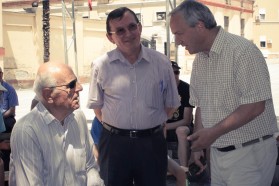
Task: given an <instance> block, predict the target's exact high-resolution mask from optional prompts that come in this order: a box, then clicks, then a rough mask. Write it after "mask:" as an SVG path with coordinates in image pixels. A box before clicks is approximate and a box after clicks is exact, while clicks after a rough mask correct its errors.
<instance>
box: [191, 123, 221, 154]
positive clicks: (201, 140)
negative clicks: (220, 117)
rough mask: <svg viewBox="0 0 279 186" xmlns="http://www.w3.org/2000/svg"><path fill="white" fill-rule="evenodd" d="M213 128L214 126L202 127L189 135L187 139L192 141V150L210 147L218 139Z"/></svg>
mask: <svg viewBox="0 0 279 186" xmlns="http://www.w3.org/2000/svg"><path fill="white" fill-rule="evenodd" d="M213 130H214V129H213V128H202V129H200V130H198V131H196V132H195V133H193V134H192V135H190V136H188V137H187V140H190V141H192V145H191V150H192V151H200V150H202V149H207V148H208V147H210V145H211V144H212V143H213V142H214V141H215V140H216V139H217V137H216V136H215V135H214V131H213Z"/></svg>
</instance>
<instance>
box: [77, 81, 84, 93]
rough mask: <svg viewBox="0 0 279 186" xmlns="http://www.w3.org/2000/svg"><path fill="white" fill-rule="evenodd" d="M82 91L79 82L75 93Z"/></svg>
mask: <svg viewBox="0 0 279 186" xmlns="http://www.w3.org/2000/svg"><path fill="white" fill-rule="evenodd" d="M82 90H83V87H82V85H81V84H80V83H79V82H77V84H76V91H77V92H79V91H82Z"/></svg>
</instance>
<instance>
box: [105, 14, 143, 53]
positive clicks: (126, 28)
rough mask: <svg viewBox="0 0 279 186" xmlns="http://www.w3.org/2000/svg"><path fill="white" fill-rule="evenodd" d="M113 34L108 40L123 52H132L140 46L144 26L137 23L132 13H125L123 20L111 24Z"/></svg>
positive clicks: (112, 21)
mask: <svg viewBox="0 0 279 186" xmlns="http://www.w3.org/2000/svg"><path fill="white" fill-rule="evenodd" d="M109 25H110V29H111V33H110V34H107V38H108V39H109V40H110V41H111V42H112V43H114V44H116V46H117V48H118V49H119V50H120V51H121V52H123V53H127V52H131V51H134V50H135V49H138V47H139V46H140V35H141V31H142V26H141V24H140V23H137V22H136V20H135V18H134V16H133V15H132V14H131V13H130V12H125V13H124V15H123V17H122V19H119V18H117V19H113V20H111V21H110V22H109Z"/></svg>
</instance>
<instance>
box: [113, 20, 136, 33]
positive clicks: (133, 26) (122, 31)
mask: <svg viewBox="0 0 279 186" xmlns="http://www.w3.org/2000/svg"><path fill="white" fill-rule="evenodd" d="M138 25H139V24H138V23H131V24H129V25H128V27H127V29H125V28H118V29H117V30H116V31H111V32H109V33H110V34H116V35H118V36H123V35H124V34H125V33H126V32H127V30H129V31H130V32H133V31H135V30H136V29H137V28H138Z"/></svg>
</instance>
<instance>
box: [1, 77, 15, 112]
mask: <svg viewBox="0 0 279 186" xmlns="http://www.w3.org/2000/svg"><path fill="white" fill-rule="evenodd" d="M2 85H3V87H5V88H6V89H7V91H4V92H3V103H1V112H2V113H4V112H6V111H7V110H9V108H11V107H15V106H18V97H17V93H16V91H15V89H14V87H12V86H11V85H10V84H8V83H7V82H5V81H3V82H2Z"/></svg>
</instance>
